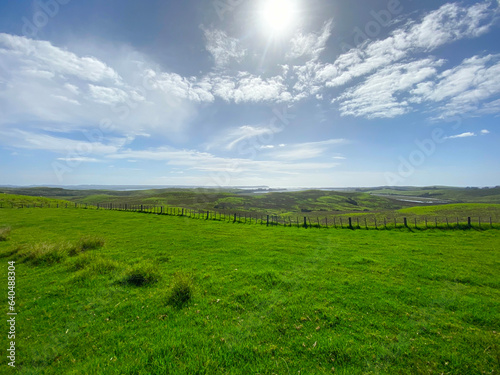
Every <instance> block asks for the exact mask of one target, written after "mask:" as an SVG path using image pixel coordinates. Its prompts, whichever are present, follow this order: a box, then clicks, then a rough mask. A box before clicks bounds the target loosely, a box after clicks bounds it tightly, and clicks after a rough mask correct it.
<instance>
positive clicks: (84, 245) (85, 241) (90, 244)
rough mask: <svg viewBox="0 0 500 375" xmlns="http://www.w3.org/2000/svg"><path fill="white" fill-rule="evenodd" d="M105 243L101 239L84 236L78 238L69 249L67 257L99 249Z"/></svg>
mask: <svg viewBox="0 0 500 375" xmlns="http://www.w3.org/2000/svg"><path fill="white" fill-rule="evenodd" d="M105 243H106V241H105V240H104V239H103V238H101V237H97V236H85V237H82V238H80V240H78V242H77V243H76V245H75V246H74V247H72V248H71V249H70V251H69V255H70V256H75V255H78V254H80V253H84V252H86V251H88V250H95V249H99V248H101V247H103V246H104V244H105Z"/></svg>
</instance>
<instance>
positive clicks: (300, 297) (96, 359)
mask: <svg viewBox="0 0 500 375" xmlns="http://www.w3.org/2000/svg"><path fill="white" fill-rule="evenodd" d="M7 227H10V231H8V230H6V231H5V240H4V241H0V255H1V256H2V259H3V262H4V266H3V267H2V279H3V280H5V295H7V281H6V280H7V278H6V277H7V261H8V260H15V261H16V283H17V284H16V285H17V289H16V298H17V299H16V301H17V305H16V308H17V312H18V314H19V315H18V316H17V334H16V346H17V353H16V356H17V357H16V361H17V367H18V368H17V371H18V372H19V373H21V374H39V373H44V374H60V373H64V374H298V373H299V372H300V374H323V373H336V374H394V373H400V374H429V373H430V374H441V373H445V374H482V373H485V374H495V373H498V369H499V365H500V344H499V340H498V329H499V325H500V319H499V317H500V291H499V288H500V277H499V276H498V270H499V266H500V257H499V255H500V254H499V253H500V237H499V234H500V232H499V231H498V230H496V229H493V230H487V231H477V230H469V231H441V230H437V231H435V230H432V229H431V230H428V231H423V232H411V231H410V230H408V229H399V230H391V231H335V230H326V229H325V230H318V229H311V230H305V229H302V228H282V227H275V228H266V227H265V226H259V225H245V224H233V223H227V222H226V223H224V222H216V221H204V220H192V219H187V218H182V217H171V216H159V215H145V214H140V213H131V212H119V211H104V210H99V211H97V210H70V209H68V210H65V209H22V210H19V209H0V229H1V228H7ZM103 244H104V245H103ZM102 245H103V246H102ZM7 308H8V305H7V299H5V300H4V311H7ZM5 324H6V323H5ZM5 327H7V325H5ZM5 329H6V328H5ZM3 342H4V345H6V344H7V342H8V340H7V338H6V335H5V337H4V341H3ZM3 361H4V363H3V364H2V366H4V368H5V367H6V361H7V359H6V358H4V359H3Z"/></svg>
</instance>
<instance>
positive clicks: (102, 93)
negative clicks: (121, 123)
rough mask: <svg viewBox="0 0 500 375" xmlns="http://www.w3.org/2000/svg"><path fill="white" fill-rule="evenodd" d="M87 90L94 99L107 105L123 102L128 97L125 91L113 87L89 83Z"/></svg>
mask: <svg viewBox="0 0 500 375" xmlns="http://www.w3.org/2000/svg"><path fill="white" fill-rule="evenodd" d="M89 92H90V96H91V97H92V99H93V100H94V101H96V102H97V103H101V104H107V105H113V104H118V103H121V102H125V101H126V100H127V99H128V98H129V96H128V94H127V93H126V92H125V91H123V90H121V89H118V88H113V87H102V86H95V85H92V84H89Z"/></svg>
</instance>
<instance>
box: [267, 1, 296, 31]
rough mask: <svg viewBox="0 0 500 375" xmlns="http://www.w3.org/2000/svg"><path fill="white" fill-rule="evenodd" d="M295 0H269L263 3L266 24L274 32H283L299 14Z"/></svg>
mask: <svg viewBox="0 0 500 375" xmlns="http://www.w3.org/2000/svg"><path fill="white" fill-rule="evenodd" d="M296 13H297V9H296V5H295V2H294V1H293V0H267V1H266V2H265V3H264V5H263V10H262V15H263V21H264V23H265V26H266V28H267V29H268V30H271V31H272V32H273V33H277V34H280V33H283V32H284V31H285V30H286V29H287V28H288V27H290V26H291V25H292V23H293V21H294V20H295V18H296V16H297V14H296Z"/></svg>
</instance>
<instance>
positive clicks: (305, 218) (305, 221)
mask: <svg viewBox="0 0 500 375" xmlns="http://www.w3.org/2000/svg"><path fill="white" fill-rule="evenodd" d="M304 228H307V217H305V216H304Z"/></svg>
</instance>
